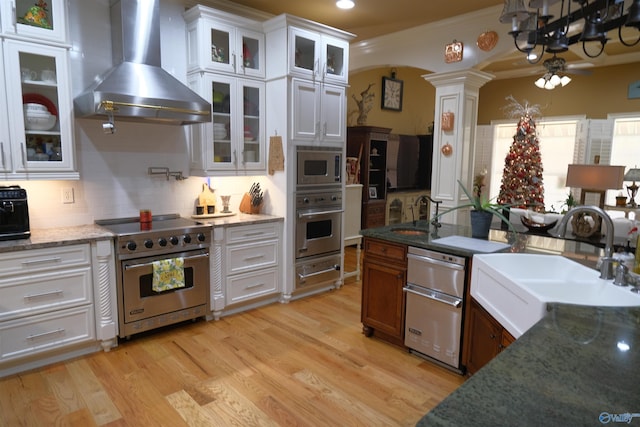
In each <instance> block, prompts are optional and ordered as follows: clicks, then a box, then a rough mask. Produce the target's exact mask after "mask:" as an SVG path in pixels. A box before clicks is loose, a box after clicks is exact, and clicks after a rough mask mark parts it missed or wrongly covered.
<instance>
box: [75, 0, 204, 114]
mask: <svg viewBox="0 0 640 427" xmlns="http://www.w3.org/2000/svg"><path fill="white" fill-rule="evenodd" d="M111 39H112V46H113V59H114V61H115V62H116V63H118V64H119V65H116V66H115V67H114V68H112V69H110V70H108V71H107V72H105V73H104V74H102V75H100V76H98V77H97V78H96V82H95V83H94V84H93V85H92V86H91V87H89V88H88V89H87V90H86V91H85V92H83V93H82V94H80V95H79V96H78V97H76V98H75V100H74V105H75V111H76V116H78V117H89V118H97V119H101V120H105V119H108V120H110V121H111V120H113V119H122V120H128V121H140V122H156V123H165V124H176V125H186V124H192V123H204V122H209V121H211V104H209V103H208V102H207V101H205V100H204V99H202V98H201V97H200V96H198V95H197V94H196V93H195V92H193V91H192V90H191V89H189V88H188V87H187V86H186V85H184V84H183V83H181V82H180V81H178V80H177V79H176V78H175V77H173V76H172V75H171V74H169V73H168V72H166V71H165V70H163V69H162V67H161V60H160V8H159V0H117V1H116V2H115V3H114V4H113V5H112V6H111Z"/></svg>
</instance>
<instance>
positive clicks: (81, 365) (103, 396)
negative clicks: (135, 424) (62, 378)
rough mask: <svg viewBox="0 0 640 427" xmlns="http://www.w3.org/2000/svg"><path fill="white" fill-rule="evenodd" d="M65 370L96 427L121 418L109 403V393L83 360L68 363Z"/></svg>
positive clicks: (114, 407)
mask: <svg viewBox="0 0 640 427" xmlns="http://www.w3.org/2000/svg"><path fill="white" fill-rule="evenodd" d="M67 370H68V371H69V375H70V376H71V379H72V380H73V382H74V384H75V385H76V387H77V389H78V391H79V393H80V396H81V398H82V400H83V401H84V403H85V404H86V407H87V408H88V410H89V411H90V413H91V415H92V417H93V419H94V420H95V424H96V425H104V424H107V423H109V422H111V421H115V420H117V419H118V418H121V417H122V415H121V414H120V412H119V411H118V408H116V406H115V405H114V404H113V402H112V401H111V398H110V397H109V393H107V391H106V390H105V389H104V387H103V386H102V384H101V383H100V380H98V378H97V377H96V376H95V374H94V372H93V371H92V370H91V367H90V366H89V365H88V363H87V361H86V360H85V359H80V360H76V361H72V362H70V363H68V364H67Z"/></svg>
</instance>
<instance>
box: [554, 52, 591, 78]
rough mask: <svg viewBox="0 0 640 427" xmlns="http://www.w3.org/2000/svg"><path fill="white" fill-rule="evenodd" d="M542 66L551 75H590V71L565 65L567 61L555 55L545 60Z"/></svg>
mask: <svg viewBox="0 0 640 427" xmlns="http://www.w3.org/2000/svg"><path fill="white" fill-rule="evenodd" d="M542 65H543V66H544V68H545V69H546V70H547V72H548V73H551V74H558V73H564V74H583V75H587V76H588V75H590V74H591V71H589V70H582V69H579V68H574V67H571V66H570V65H568V64H567V61H566V60H565V59H564V58H560V57H559V56H556V54H555V53H554V54H553V56H552V57H551V58H548V59H545V60H544V62H543V63H542Z"/></svg>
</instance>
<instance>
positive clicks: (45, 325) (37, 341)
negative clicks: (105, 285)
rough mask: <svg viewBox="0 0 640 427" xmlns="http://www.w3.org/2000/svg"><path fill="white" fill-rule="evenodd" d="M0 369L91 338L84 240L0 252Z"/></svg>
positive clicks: (87, 255) (90, 295) (89, 284)
mask: <svg viewBox="0 0 640 427" xmlns="http://www.w3.org/2000/svg"><path fill="white" fill-rule="evenodd" d="M0 300H1V301H3V310H2V313H1V314H0V371H2V370H3V364H4V363H5V362H10V361H13V360H16V359H20V358H23V357H25V356H29V357H32V356H34V355H36V354H39V353H42V352H45V351H50V350H63V349H65V348H67V347H70V346H71V345H76V344H80V343H91V342H92V341H95V339H96V332H95V330H96V328H95V317H94V307H93V300H94V299H93V276H92V264H91V251H90V245H89V244H80V245H70V246H62V247H53V248H46V249H33V250H24V251H15V252H6V253H2V254H0Z"/></svg>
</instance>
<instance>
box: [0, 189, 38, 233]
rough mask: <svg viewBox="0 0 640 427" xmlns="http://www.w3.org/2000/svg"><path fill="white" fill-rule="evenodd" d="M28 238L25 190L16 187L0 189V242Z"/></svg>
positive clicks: (27, 209) (27, 210) (27, 208)
mask: <svg viewBox="0 0 640 427" xmlns="http://www.w3.org/2000/svg"><path fill="white" fill-rule="evenodd" d="M29 237H31V231H30V229H29V207H28V206H27V190H25V189H24V188H20V187H19V186H17V185H11V186H4V187H0V240H18V239H28V238H29Z"/></svg>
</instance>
